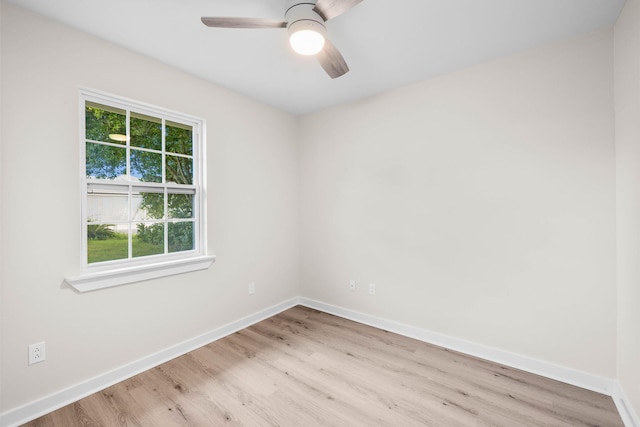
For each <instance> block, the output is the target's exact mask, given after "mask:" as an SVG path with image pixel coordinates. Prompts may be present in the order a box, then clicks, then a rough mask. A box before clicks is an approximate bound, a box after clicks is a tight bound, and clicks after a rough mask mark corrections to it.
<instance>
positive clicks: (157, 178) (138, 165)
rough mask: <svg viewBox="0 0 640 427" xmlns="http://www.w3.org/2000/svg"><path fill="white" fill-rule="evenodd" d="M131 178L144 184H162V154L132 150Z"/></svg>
mask: <svg viewBox="0 0 640 427" xmlns="http://www.w3.org/2000/svg"><path fill="white" fill-rule="evenodd" d="M131 176H132V177H135V178H138V179H140V181H144V182H162V154H159V153H150V152H148V151H141V150H133V149H132V150H131Z"/></svg>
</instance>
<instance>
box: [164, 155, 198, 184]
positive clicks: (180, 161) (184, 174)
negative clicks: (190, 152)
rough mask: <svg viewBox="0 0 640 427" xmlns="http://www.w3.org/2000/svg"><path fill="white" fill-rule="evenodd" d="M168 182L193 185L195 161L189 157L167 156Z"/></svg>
mask: <svg viewBox="0 0 640 427" xmlns="http://www.w3.org/2000/svg"><path fill="white" fill-rule="evenodd" d="M166 174H167V182H175V183H176V184H193V160H192V159H190V158H188V157H179V156H169V155H167V170H166Z"/></svg>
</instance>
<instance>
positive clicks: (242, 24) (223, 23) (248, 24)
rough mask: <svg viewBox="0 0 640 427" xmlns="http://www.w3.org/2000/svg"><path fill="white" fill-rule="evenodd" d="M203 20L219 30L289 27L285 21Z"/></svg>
mask: <svg viewBox="0 0 640 427" xmlns="http://www.w3.org/2000/svg"><path fill="white" fill-rule="evenodd" d="M201 19H202V23H203V24H204V25H206V26H207V27H218V28H286V26H287V23H286V22H285V21H278V20H277V19H268V18H227V17H215V18H208V17H202V18H201Z"/></svg>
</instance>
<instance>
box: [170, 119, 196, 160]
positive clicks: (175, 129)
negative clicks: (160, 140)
mask: <svg viewBox="0 0 640 427" xmlns="http://www.w3.org/2000/svg"><path fill="white" fill-rule="evenodd" d="M166 125H167V128H166V136H165V147H166V151H169V152H172V153H178V154H187V155H189V156H190V155H192V154H193V136H192V132H191V126H187V125H183V124H180V123H174V122H169V121H167V122H166Z"/></svg>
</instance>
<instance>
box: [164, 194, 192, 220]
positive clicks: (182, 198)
mask: <svg viewBox="0 0 640 427" xmlns="http://www.w3.org/2000/svg"><path fill="white" fill-rule="evenodd" d="M168 204H169V205H168V206H169V212H168V214H169V218H193V194H169V201H168Z"/></svg>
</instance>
